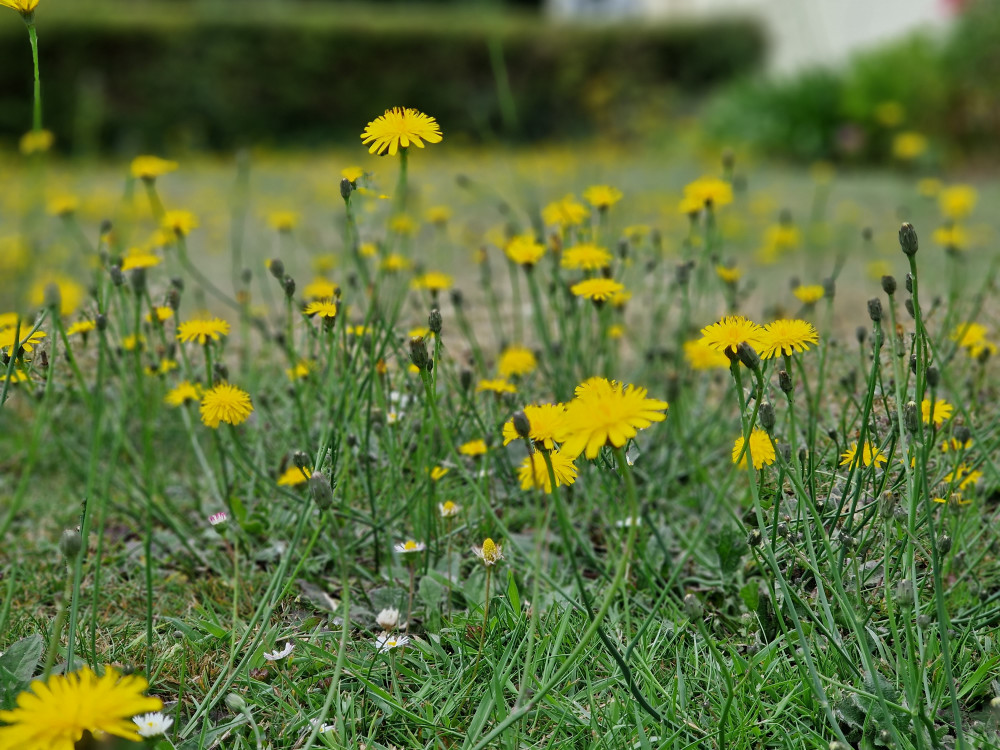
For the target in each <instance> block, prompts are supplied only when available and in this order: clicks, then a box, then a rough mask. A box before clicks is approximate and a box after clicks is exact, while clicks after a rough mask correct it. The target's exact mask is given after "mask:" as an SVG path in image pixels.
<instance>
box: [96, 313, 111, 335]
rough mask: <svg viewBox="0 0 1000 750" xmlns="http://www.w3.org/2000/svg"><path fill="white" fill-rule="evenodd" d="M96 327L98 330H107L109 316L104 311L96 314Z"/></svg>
mask: <svg viewBox="0 0 1000 750" xmlns="http://www.w3.org/2000/svg"><path fill="white" fill-rule="evenodd" d="M94 327H95V328H97V330H98V331H105V330H107V328H108V316H107V315H105V314H104V313H97V315H95V316H94Z"/></svg>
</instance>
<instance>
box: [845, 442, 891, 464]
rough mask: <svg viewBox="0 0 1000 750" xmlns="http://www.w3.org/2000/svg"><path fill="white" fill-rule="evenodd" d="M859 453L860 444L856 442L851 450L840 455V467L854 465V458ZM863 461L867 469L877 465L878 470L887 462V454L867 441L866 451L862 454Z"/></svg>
mask: <svg viewBox="0 0 1000 750" xmlns="http://www.w3.org/2000/svg"><path fill="white" fill-rule="evenodd" d="M857 453H858V444H857V442H855V443H853V444H852V445H851V447H850V448H848V449H847V450H846V451H844V452H843V453H841V454H840V465H841V466H850V465H851V464H852V463H854V458H855V456H857ZM861 460H862V462H863V463H864V465H865V466H866V467H868V466H871V465H872V464H875V467H876V468H877V467H879V466H881V465H882V464H884V463H885V462H886V461H887V459H886V457H885V454H884V453H883V452H882V451H881V450H880V449H879V448H878V447H876V446H874V445H872V444H871V443H870V442H868V441H867V440H866V441H865V445H864V449H863V450H862V452H861Z"/></svg>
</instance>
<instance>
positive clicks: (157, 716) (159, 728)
mask: <svg viewBox="0 0 1000 750" xmlns="http://www.w3.org/2000/svg"><path fill="white" fill-rule="evenodd" d="M132 721H134V722H135V725H136V726H137V727H138V732H139V736H140V737H156V736H158V735H161V734H165V733H166V731H167V730H168V729H170V725H171V724H173V723H174V720H173V719H171V718H170V717H169V716H164V715H163V714H161V713H160V712H159V711H157V712H155V713H151V714H141V715H139V716H136V717H134V718H133V719H132Z"/></svg>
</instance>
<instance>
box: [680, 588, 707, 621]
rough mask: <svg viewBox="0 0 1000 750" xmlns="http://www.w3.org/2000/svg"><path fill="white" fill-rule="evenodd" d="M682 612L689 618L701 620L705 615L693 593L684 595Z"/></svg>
mask: <svg viewBox="0 0 1000 750" xmlns="http://www.w3.org/2000/svg"><path fill="white" fill-rule="evenodd" d="M684 614H686V615H687V616H688V619H689V620H701V618H702V617H703V616H704V615H705V609H704V607H702V606H701V602H700V601H698V597H697V596H695V595H694V594H688V595H687V596H685V597H684Z"/></svg>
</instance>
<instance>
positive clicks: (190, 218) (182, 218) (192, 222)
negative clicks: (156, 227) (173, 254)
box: [160, 211, 199, 237]
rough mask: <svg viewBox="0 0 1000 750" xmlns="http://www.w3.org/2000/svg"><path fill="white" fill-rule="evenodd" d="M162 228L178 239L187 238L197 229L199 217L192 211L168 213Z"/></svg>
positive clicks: (165, 215) (164, 217)
mask: <svg viewBox="0 0 1000 750" xmlns="http://www.w3.org/2000/svg"><path fill="white" fill-rule="evenodd" d="M160 226H161V227H162V228H163V229H165V230H166V231H168V232H173V233H174V234H175V235H177V236H178V237H187V236H188V235H189V234H191V230H192V229H197V228H198V226H199V224H198V217H197V216H195V215H194V214H193V213H191V212H190V211H167V212H166V213H165V214H164V215H163V220H162V221H161V222H160Z"/></svg>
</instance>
